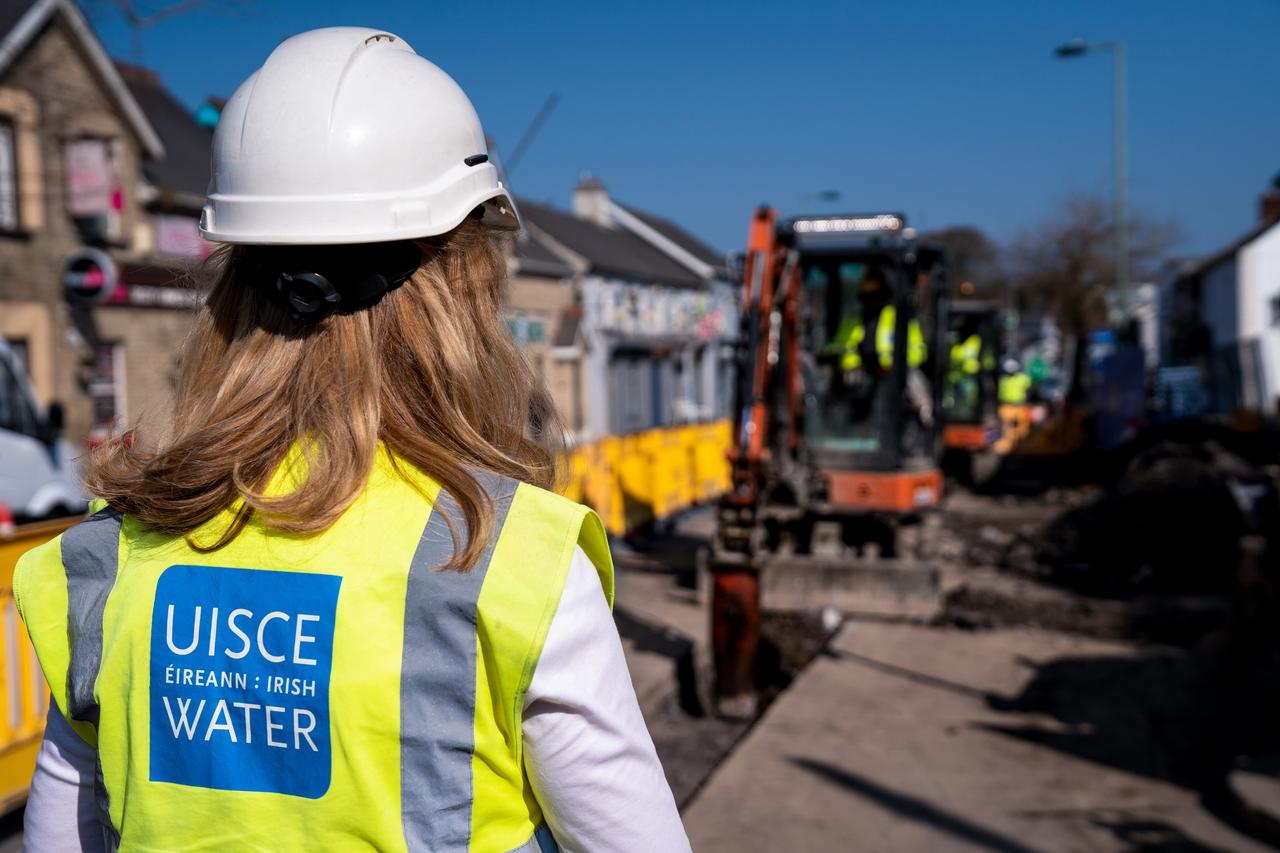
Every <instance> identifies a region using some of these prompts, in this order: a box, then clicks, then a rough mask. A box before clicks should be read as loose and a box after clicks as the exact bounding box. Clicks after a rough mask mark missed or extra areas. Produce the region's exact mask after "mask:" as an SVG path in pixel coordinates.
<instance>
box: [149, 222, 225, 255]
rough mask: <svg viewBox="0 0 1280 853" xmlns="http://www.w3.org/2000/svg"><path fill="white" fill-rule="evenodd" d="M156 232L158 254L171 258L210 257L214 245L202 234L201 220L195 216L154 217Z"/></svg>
mask: <svg viewBox="0 0 1280 853" xmlns="http://www.w3.org/2000/svg"><path fill="white" fill-rule="evenodd" d="M152 222H153V224H154V226H155V232H156V254H158V255H164V256H166V257H171V258H191V259H199V258H204V257H208V255H209V252H210V251H211V250H212V248H213V246H212V244H211V243H208V242H206V241H205V240H204V239H203V238H202V237H201V236H200V227H199V220H197V219H196V218H195V217H193V216H169V215H166V214H158V215H156V216H153V217H152Z"/></svg>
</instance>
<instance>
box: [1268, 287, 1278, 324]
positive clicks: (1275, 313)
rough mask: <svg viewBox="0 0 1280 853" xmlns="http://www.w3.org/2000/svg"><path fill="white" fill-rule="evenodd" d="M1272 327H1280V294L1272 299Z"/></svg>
mask: <svg viewBox="0 0 1280 853" xmlns="http://www.w3.org/2000/svg"><path fill="white" fill-rule="evenodd" d="M1270 305H1271V325H1273V326H1280V293H1277V294H1276V295H1275V296H1273V297H1271V300H1270Z"/></svg>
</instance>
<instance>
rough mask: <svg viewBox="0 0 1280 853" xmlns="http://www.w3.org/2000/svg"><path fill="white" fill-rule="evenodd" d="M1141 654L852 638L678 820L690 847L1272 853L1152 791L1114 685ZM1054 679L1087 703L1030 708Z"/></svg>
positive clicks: (883, 628) (1090, 645) (966, 639)
mask: <svg viewBox="0 0 1280 853" xmlns="http://www.w3.org/2000/svg"><path fill="white" fill-rule="evenodd" d="M1143 658H1144V653H1140V652H1138V651H1137V650H1136V649H1134V648H1133V647H1130V646H1127V645H1124V644H1119V643H1104V642H1101V641H1096V640H1086V639H1080V638H1076V637H1070V636H1067V635H1061V634H1051V633H1047V632H1042V631H1035V630H1016V631H1014V630H1004V631H990V632H965V631H958V630H948V629H939V628H928V627H921V626H909V625H887V624H878V625H877V624H857V625H854V626H847V627H846V628H845V629H844V630H843V631H842V632H841V634H840V635H839V636H838V637H837V639H836V641H835V643H834V645H833V649H832V653H831V654H829V655H826V656H822V657H819V658H818V659H817V660H816V661H814V663H813V664H812V665H811V666H810V667H809V669H807V670H806V671H805V672H804V673H803V674H802V675H801V676H800V677H799V678H798V679H797V680H796V682H795V683H794V684H793V685H792V687H791V688H790V689H789V690H788V691H787V692H786V693H785V694H783V696H782V697H781V698H780V699H779V700H778V701H777V702H776V703H775V704H774V705H773V706H772V707H771V708H770V709H769V711H768V712H767V714H766V716H765V718H764V719H763V720H762V721H761V722H760V723H759V724H758V726H757V727H756V728H755V729H754V730H753V731H752V733H751V734H750V735H749V736H748V737H747V739H746V741H745V742H744V743H743V744H742V745H741V746H740V747H739V748H738V749H737V750H736V751H735V752H734V753H733V755H732V756H730V758H729V759H728V761H726V762H725V764H724V765H722V766H721V767H720V768H719V769H718V770H717V771H716V773H715V774H714V775H713V776H712V777H711V780H710V781H709V782H708V783H707V786H706V787H705V788H704V789H703V791H702V792H701V793H700V794H699V795H698V797H697V798H696V799H695V800H694V801H693V803H692V804H691V805H690V807H689V808H688V809H687V810H686V812H685V822H686V826H687V827H688V829H689V833H690V838H691V840H692V842H693V847H694V849H695V850H697V851H699V853H720V851H725V853H728V851H734V853H738V851H776V850H814V851H827V850H859V851H877V850H892V851H917V850H924V851H952V850H955V851H973V850H987V851H1002V853H1030V851H1108V850H1116V851H1120V850H1125V851H1131V850H1137V849H1161V850H1166V849H1167V850H1199V851H1218V850H1232V851H1262V850H1265V849H1267V848H1263V847H1260V846H1258V845H1256V844H1255V843H1254V842H1252V841H1251V840H1250V839H1248V838H1246V837H1243V836H1241V835H1239V834H1237V833H1236V832H1234V831H1233V830H1232V829H1230V828H1229V827H1227V826H1225V825H1223V824H1222V823H1220V822H1218V821H1217V820H1216V819H1215V818H1214V817H1213V816H1211V815H1210V814H1208V813H1207V812H1205V811H1204V809H1203V808H1201V806H1200V804H1199V802H1198V798H1197V795H1196V793H1195V792H1194V791H1191V790H1188V789H1187V788H1183V787H1179V786H1177V785H1174V784H1170V783H1169V782H1166V781H1162V780H1160V779H1158V778H1154V777H1155V776H1156V775H1158V774H1156V773H1152V772H1151V771H1152V769H1153V768H1152V767H1151V766H1150V765H1148V764H1147V763H1145V762H1147V761H1148V760H1149V759H1148V757H1147V756H1148V755H1149V753H1150V750H1149V749H1148V747H1149V746H1150V744H1149V743H1146V742H1144V740H1143V738H1144V735H1143V732H1144V728H1143V727H1144V726H1147V725H1149V724H1148V723H1147V721H1146V720H1144V719H1143V718H1142V715H1143V714H1144V713H1147V711H1145V710H1144V708H1143V705H1142V703H1141V702H1140V701H1137V702H1135V701H1131V700H1133V699H1134V697H1135V695H1136V694H1138V693H1140V692H1141V691H1142V690H1143V689H1145V685H1137V686H1136V688H1135V685H1132V684H1128V683H1126V680H1127V679H1130V678H1131V677H1132V678H1142V673H1143V672H1144V671H1145V670H1144V663H1143V660H1142V659H1143ZM1151 666H1153V667H1157V668H1158V667H1159V666H1160V663H1159V661H1155V662H1152V663H1151ZM1038 673H1039V675H1038ZM1050 675H1052V676H1054V677H1057V676H1067V675H1070V676H1072V677H1078V679H1079V680H1078V683H1079V684H1082V685H1091V687H1090V688H1089V690H1090V691H1092V692H1094V693H1096V694H1099V695H1097V696H1087V695H1083V694H1084V693H1087V692H1089V691H1083V690H1082V691H1080V693H1072V694H1071V695H1065V696H1063V695H1052V694H1051V693H1049V695H1041V692H1043V691H1045V690H1048V685H1049V683H1050V681H1051V680H1045V679H1046V677H1047V676H1050ZM1037 679H1040V680H1039V681H1038V682H1037ZM1069 683H1070V682H1069ZM1153 683H1154V679H1153ZM1131 688H1132V689H1131ZM1104 694H1105V695H1104ZM1137 698H1138V699H1139V700H1140V699H1141V696H1137ZM1040 705H1043V706H1044V707H1054V706H1055V705H1060V706H1064V707H1067V708H1075V709H1078V711H1079V713H1077V714H1051V713H1044V712H1038V711H1033V710H1027V709H1030V708H1035V707H1038V706H1040ZM1018 709H1022V710H1018Z"/></svg>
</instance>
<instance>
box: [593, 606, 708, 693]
mask: <svg viewBox="0 0 1280 853" xmlns="http://www.w3.org/2000/svg"><path fill="white" fill-rule="evenodd" d="M613 621H614V623H615V624H616V625H617V626H618V633H619V634H620V635H622V637H623V638H624V639H627V640H630V641H631V642H632V643H634V644H635V647H636V649H637V650H638V651H642V652H652V653H654V654H657V655H661V656H663V657H665V658H670V659H671V660H672V662H673V663H674V664H675V667H676V683H677V693H676V696H677V701H678V703H679V706H680V709H681V710H683V711H684V712H685V713H686V714H691V715H693V716H697V717H700V716H702V715H704V714H705V713H706V709H705V708H703V707H702V701H701V699H700V698H699V696H698V679H697V667H696V664H695V661H694V656H693V641H692V640H690V639H689V638H688V637H686V636H685V635H683V634H680V633H678V632H676V631H673V630H671V629H670V628H668V627H666V626H665V625H660V624H658V623H656V622H650V621H649V620H647V619H643V618H641V617H639V616H636V615H635V614H634V613H630V612H628V611H627V610H625V609H624V608H621V607H615V609H614V611H613Z"/></svg>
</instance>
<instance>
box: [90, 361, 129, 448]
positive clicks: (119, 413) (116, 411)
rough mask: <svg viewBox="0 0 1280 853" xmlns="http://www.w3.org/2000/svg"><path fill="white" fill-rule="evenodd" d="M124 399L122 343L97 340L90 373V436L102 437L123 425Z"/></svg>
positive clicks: (114, 431) (113, 432)
mask: <svg viewBox="0 0 1280 853" xmlns="http://www.w3.org/2000/svg"><path fill="white" fill-rule="evenodd" d="M124 399H125V398H124V344H119V343H102V344H98V360H97V362H96V363H95V364H94V368H93V374H92V375H91V376H90V377H89V400H90V402H92V404H93V428H92V430H91V435H92V436H94V437H96V438H105V437H107V436H110V435H113V434H115V433H116V432H117V431H118V430H119V429H120V427H122V426H123V425H124V421H125V407H124Z"/></svg>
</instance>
